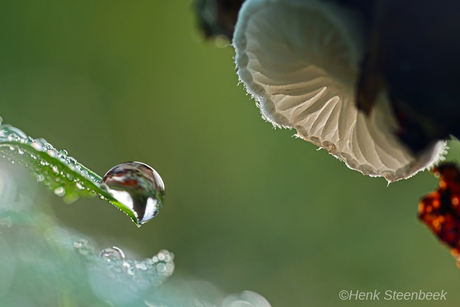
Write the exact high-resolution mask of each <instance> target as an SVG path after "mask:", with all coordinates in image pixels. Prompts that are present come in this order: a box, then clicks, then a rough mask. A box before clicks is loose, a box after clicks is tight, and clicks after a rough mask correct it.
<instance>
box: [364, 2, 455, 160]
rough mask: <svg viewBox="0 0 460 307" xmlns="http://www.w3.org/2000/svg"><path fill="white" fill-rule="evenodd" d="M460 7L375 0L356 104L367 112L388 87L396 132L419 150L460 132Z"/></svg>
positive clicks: (405, 142)
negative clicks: (397, 129) (373, 15)
mask: <svg viewBox="0 0 460 307" xmlns="http://www.w3.org/2000/svg"><path fill="white" fill-rule="evenodd" d="M459 12H460V2H458V1H441V2H440V1H434V0H422V1H417V2H416V3H414V2H411V1H396V0H385V1H375V17H374V21H373V23H372V30H371V34H370V37H369V45H368V50H367V56H366V57H365V60H364V62H363V66H362V67H363V71H362V74H361V80H360V82H359V84H358V106H359V107H360V108H361V109H363V110H365V111H367V112H369V110H370V109H371V107H372V106H373V104H374V102H375V97H376V96H377V95H378V94H379V93H380V92H382V91H386V92H387V93H388V94H389V97H390V100H391V103H392V106H393V109H394V111H395V114H396V117H397V120H398V122H399V125H400V128H399V131H398V136H399V138H400V140H401V141H402V142H403V143H404V144H406V145H407V146H408V147H409V148H410V149H411V150H412V151H413V152H414V153H415V154H417V153H419V152H421V151H423V150H424V149H426V148H427V147H428V146H430V145H431V144H433V143H434V142H435V141H437V140H442V139H446V138H448V137H449V135H451V134H452V135H454V136H456V137H457V138H458V137H460V125H459V115H460V103H459V101H458V100H459V97H460V87H459V85H458V83H459V82H460V57H459V54H460V40H459V39H458V38H459V37H460V19H459V18H458V13H459ZM365 13H366V14H367V13H368V12H365Z"/></svg>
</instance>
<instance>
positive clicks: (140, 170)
mask: <svg viewBox="0 0 460 307" xmlns="http://www.w3.org/2000/svg"><path fill="white" fill-rule="evenodd" d="M102 181H103V183H104V184H105V186H106V187H107V191H108V192H109V193H110V194H111V195H112V196H113V197H114V198H115V199H117V200H118V201H119V202H120V203H122V204H124V205H125V206H127V207H128V208H129V209H131V210H132V211H133V212H134V214H135V215H136V217H137V219H138V222H139V225H142V224H144V223H146V222H148V221H149V220H150V219H152V218H153V217H154V216H156V215H157V214H158V212H159V211H160V209H161V207H162V206H163V201H164V196H165V186H164V183H163V180H162V179H161V177H160V175H159V174H158V173H157V172H156V171H155V170H154V169H153V168H151V167H150V166H148V165H147V164H144V163H141V162H127V163H123V164H119V165H117V166H115V167H113V168H112V169H110V170H109V171H108V172H107V174H105V176H104V178H103V180H102Z"/></svg>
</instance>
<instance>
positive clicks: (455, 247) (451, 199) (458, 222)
mask: <svg viewBox="0 0 460 307" xmlns="http://www.w3.org/2000/svg"><path fill="white" fill-rule="evenodd" d="M432 172H433V173H434V174H435V176H436V177H437V178H439V186H438V189H437V190H436V191H435V192H432V193H430V194H428V195H426V196H425V197H423V198H422V199H421V200H420V203H419V216H418V217H419V219H420V220H421V221H422V222H423V223H424V224H425V225H426V226H427V227H428V228H430V229H431V231H432V232H433V233H434V234H435V235H436V236H437V237H438V239H439V240H441V241H442V242H444V243H445V244H446V245H447V246H448V247H449V248H450V249H451V252H452V255H453V256H454V257H455V258H456V260H457V266H459V268H460V170H459V169H458V167H457V165H456V164H455V163H443V164H441V165H439V166H438V167H435V168H434V169H433V171H432Z"/></svg>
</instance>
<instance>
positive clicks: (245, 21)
mask: <svg viewBox="0 0 460 307" xmlns="http://www.w3.org/2000/svg"><path fill="white" fill-rule="evenodd" d="M362 22H363V18H362V16H360V15H359V12H356V11H353V10H350V9H347V8H345V7H343V6H342V5H340V4H337V3H334V2H330V1H328V2H325V1H318V0H303V1H302V0H247V1H245V3H244V4H243V6H242V8H241V10H240V12H239V15H238V20H237V24H236V27H235V33H234V38H233V46H234V48H235V51H236V56H235V63H236V68H237V73H238V76H239V79H240V81H241V82H242V83H244V85H245V87H246V89H247V91H248V93H250V94H251V95H252V96H253V98H254V99H255V100H256V102H257V106H258V107H259V109H260V111H261V113H262V117H263V118H264V119H265V120H267V121H269V122H271V123H272V124H273V125H274V126H275V127H284V128H294V129H296V130H297V134H296V135H297V136H298V137H300V138H302V139H304V140H306V141H309V142H311V143H313V144H315V145H317V146H319V147H320V148H324V149H326V150H327V151H328V152H329V153H330V154H332V155H333V156H335V157H336V158H338V159H340V160H342V161H344V162H345V163H346V165H347V166H348V167H349V168H351V169H353V170H357V171H359V172H361V173H363V174H365V175H369V176H381V177H384V178H385V179H386V180H387V181H388V182H393V181H397V180H400V179H404V178H409V177H411V176H413V175H414V174H416V173H417V172H419V171H421V170H424V169H426V168H429V167H431V166H432V165H433V164H434V163H435V162H437V161H439V160H440V159H442V157H443V155H444V153H445V151H446V143H445V142H444V141H438V142H435V143H433V144H432V145H431V146H429V147H428V148H426V149H425V150H424V151H422V152H420V153H417V154H415V153H413V152H412V151H411V150H410V149H409V148H407V147H406V146H405V145H404V144H403V143H401V141H400V140H399V139H398V137H397V135H396V134H397V130H398V123H397V120H396V118H395V115H394V114H393V110H392V108H391V105H390V103H389V98H388V94H387V93H386V92H384V91H382V92H381V93H379V94H378V95H377V97H376V101H375V102H374V105H373V108H372V109H371V110H370V112H369V114H366V113H365V112H363V111H361V110H359V109H358V107H357V103H356V92H357V83H358V81H359V78H360V70H361V67H360V65H361V61H362V58H363V56H364V52H365V47H366V44H367V40H368V38H367V37H366V33H365V31H364V29H365V27H363V25H362Z"/></svg>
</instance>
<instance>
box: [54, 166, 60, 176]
mask: <svg viewBox="0 0 460 307" xmlns="http://www.w3.org/2000/svg"><path fill="white" fill-rule="evenodd" d="M53 172H55V173H56V174H59V168H58V167H57V166H56V165H55V166H53Z"/></svg>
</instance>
